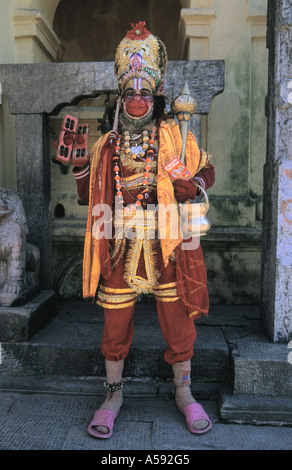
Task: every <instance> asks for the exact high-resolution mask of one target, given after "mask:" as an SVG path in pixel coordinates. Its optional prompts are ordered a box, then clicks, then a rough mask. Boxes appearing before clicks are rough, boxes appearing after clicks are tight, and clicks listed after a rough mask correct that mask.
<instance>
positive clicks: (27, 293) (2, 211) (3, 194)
mask: <svg viewBox="0 0 292 470" xmlns="http://www.w3.org/2000/svg"><path fill="white" fill-rule="evenodd" d="M26 235H27V227H26V217H25V212H24V208H23V205H22V202H21V200H20V198H19V197H18V196H17V195H16V194H15V193H14V192H13V191H11V190H9V189H4V188H0V306H13V305H17V304H18V305H19V304H23V303H25V302H26V301H27V300H29V299H31V298H32V297H33V295H34V293H35V292H37V291H38V290H39V267H40V253H39V250H38V248H37V247H35V246H34V245H31V244H29V243H27V242H26Z"/></svg>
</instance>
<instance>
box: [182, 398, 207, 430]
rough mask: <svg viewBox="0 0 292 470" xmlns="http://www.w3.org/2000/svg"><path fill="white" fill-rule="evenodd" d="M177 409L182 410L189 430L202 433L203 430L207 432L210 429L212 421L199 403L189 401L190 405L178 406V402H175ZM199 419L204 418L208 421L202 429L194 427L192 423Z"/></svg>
mask: <svg viewBox="0 0 292 470" xmlns="http://www.w3.org/2000/svg"><path fill="white" fill-rule="evenodd" d="M176 405H177V407H178V409H179V411H181V412H182V414H183V415H184V416H185V418H186V423H187V426H188V429H189V431H191V432H192V433H194V434H203V433H204V432H207V431H209V430H210V429H211V427H212V423H211V420H210V418H209V416H208V415H207V413H206V412H205V411H204V408H203V407H202V405H200V403H191V404H190V405H187V406H185V407H183V408H182V407H181V406H179V404H178V403H177V404H176ZM200 419H205V420H206V421H208V422H209V424H208V425H207V426H206V427H205V428H204V429H194V428H193V424H194V421H198V420H200Z"/></svg>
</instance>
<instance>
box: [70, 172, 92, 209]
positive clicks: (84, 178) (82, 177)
mask: <svg viewBox="0 0 292 470" xmlns="http://www.w3.org/2000/svg"><path fill="white" fill-rule="evenodd" d="M73 175H74V176H75V180H76V183H77V194H78V196H79V198H80V199H81V201H82V202H83V204H85V205H88V204H89V179H90V165H89V163H88V164H87V165H86V166H85V167H83V168H81V169H80V168H77V167H75V168H73Z"/></svg>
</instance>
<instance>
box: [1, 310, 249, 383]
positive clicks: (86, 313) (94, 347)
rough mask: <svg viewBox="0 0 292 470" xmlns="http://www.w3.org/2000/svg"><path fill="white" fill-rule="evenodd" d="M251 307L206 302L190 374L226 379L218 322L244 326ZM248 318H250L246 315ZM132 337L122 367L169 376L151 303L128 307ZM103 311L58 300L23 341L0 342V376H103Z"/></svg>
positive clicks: (136, 374) (130, 372) (134, 373)
mask: <svg viewBox="0 0 292 470" xmlns="http://www.w3.org/2000/svg"><path fill="white" fill-rule="evenodd" d="M255 317H256V314H255V310H254V308H249V307H244V308H243V307H242V308H239V307H238V308H236V307H235V306H233V307H232V308H229V309H228V308H226V306H225V308H223V306H217V307H211V311H210V316H209V317H208V318H202V319H200V320H198V321H197V332H198V337H197V340H196V342H195V346H194V357H193V359H192V378H193V380H195V381H199V382H200V381H201V382H204V381H206V382H217V383H222V382H225V381H226V380H228V377H229V369H230V362H229V358H230V353H229V346H228V343H227V341H226V339H225V336H224V334H223V329H222V325H225V326H226V327H227V326H228V327H229V328H231V329H234V328H235V329H237V328H240V329H241V331H242V328H243V329H245V330H244V331H246V328H249V325H250V321H253V318H255ZM251 318H252V320H251ZM134 325H135V329H134V338H133V342H132V346H131V350H130V353H129V356H128V358H127V360H126V361H125V370H124V373H125V375H126V376H130V377H133V378H136V379H145V378H158V379H163V380H165V379H170V378H171V377H172V370H171V366H169V365H168V364H166V363H165V361H164V359H163V351H164V349H165V347H166V344H165V341H164V339H163V336H162V333H161V330H160V327H159V323H158V319H157V314H156V306H155V303H151V302H149V303H145V302H144V303H139V304H137V305H136V309H135V313H134ZM102 329H103V311H102V309H101V308H99V307H98V306H96V305H93V304H91V303H89V302H82V301H81V302H80V301H77V302H72V301H71V302H69V301H68V302H58V303H57V314H56V316H55V317H54V318H53V319H52V320H51V322H50V323H49V324H47V325H46V326H45V327H44V328H43V329H42V330H41V331H39V332H38V333H36V334H35V335H34V336H33V337H32V338H30V339H29V340H26V341H17V342H13V341H3V342H2V343H1V365H0V375H1V376H31V377H32V376H45V377H53V376H54V377H56V376H60V377H68V378H69V377H94V376H99V377H103V376H104V375H105V369H104V359H103V357H102V355H101V353H100V342H101V337H102Z"/></svg>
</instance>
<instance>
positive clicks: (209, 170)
mask: <svg viewBox="0 0 292 470" xmlns="http://www.w3.org/2000/svg"><path fill="white" fill-rule="evenodd" d="M193 181H194V182H197V183H198V184H199V185H200V186H202V188H203V189H208V188H210V187H211V186H213V184H214V182H215V169H214V166H213V165H212V164H211V163H207V165H206V166H205V167H204V168H202V169H201V170H200V171H199V172H198V173H197V174H196V176H195V177H194V178H193Z"/></svg>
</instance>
